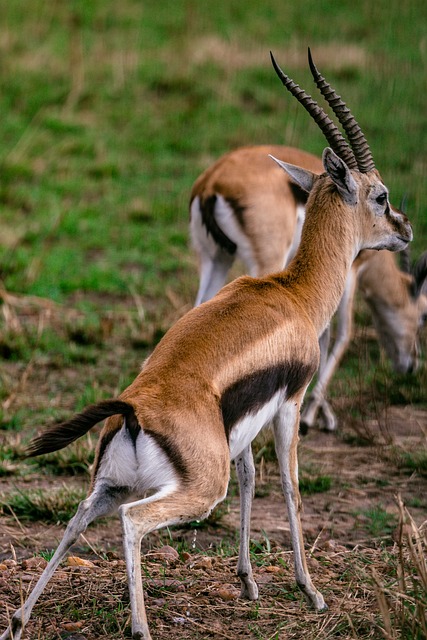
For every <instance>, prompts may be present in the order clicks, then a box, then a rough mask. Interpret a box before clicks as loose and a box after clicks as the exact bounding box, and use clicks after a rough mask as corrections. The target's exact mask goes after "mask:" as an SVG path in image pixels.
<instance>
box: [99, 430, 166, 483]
mask: <svg viewBox="0 0 427 640" xmlns="http://www.w3.org/2000/svg"><path fill="white" fill-rule="evenodd" d="M101 479H106V480H108V481H110V482H112V483H113V484H115V485H116V486H120V487H129V489H130V490H131V492H133V493H138V494H142V493H146V492H149V491H161V493H162V494H164V495H166V494H167V493H170V492H171V491H173V490H174V489H175V488H176V487H177V486H178V476H177V473H176V471H175V468H174V466H173V464H172V463H171V461H170V460H169V458H168V456H167V455H166V453H165V452H164V451H163V449H162V448H161V447H160V446H159V445H158V444H157V443H156V442H155V440H154V438H153V437H152V436H150V435H148V434H146V433H145V432H144V430H143V429H141V431H140V433H139V434H138V437H137V439H136V444H135V446H134V444H133V442H132V439H131V437H130V436H129V433H128V432H127V430H126V428H125V426H123V427H122V428H121V429H120V431H118V432H117V433H116V435H115V436H114V437H113V439H112V440H111V442H110V444H109V445H108V447H107V449H106V451H105V454H104V455H103V457H102V460H101V463H100V465H99V470H98V473H97V481H98V480H101Z"/></svg>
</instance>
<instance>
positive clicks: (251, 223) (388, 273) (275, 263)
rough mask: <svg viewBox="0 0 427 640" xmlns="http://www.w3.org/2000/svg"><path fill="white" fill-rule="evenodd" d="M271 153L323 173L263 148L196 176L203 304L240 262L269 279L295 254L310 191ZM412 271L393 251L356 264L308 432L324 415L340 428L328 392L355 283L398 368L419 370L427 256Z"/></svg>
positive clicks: (305, 156)
mask: <svg viewBox="0 0 427 640" xmlns="http://www.w3.org/2000/svg"><path fill="white" fill-rule="evenodd" d="M269 154H271V155H274V156H275V157H276V158H278V159H280V160H282V161H283V162H288V163H292V164H294V165H297V166H300V167H303V168H305V169H309V170H310V171H313V172H314V173H318V174H320V173H322V171H323V165H322V161H321V159H320V158H318V157H317V156H315V155H312V154H311V153H307V152H305V151H302V150H300V149H296V148H293V147H286V146H280V145H260V146H249V147H240V148H238V149H235V150H233V151H230V152H229V153H226V154H225V155H223V156H222V157H221V158H219V159H218V160H217V161H216V162H215V163H214V164H212V165H211V166H210V167H208V168H207V169H206V170H205V171H204V172H203V173H202V174H201V175H200V176H199V177H198V178H197V180H196V181H195V183H194V185H193V188H192V191H191V197H190V233H191V239H192V244H193V246H194V248H195V250H196V252H197V254H198V258H199V269H200V282H199V289H198V292H197V297H196V304H201V303H202V302H204V301H206V300H209V299H210V298H211V297H212V296H214V295H215V294H216V293H217V292H218V291H219V289H220V288H221V287H222V286H223V285H224V284H225V282H226V279H227V275H228V272H229V270H230V268H231V266H232V265H233V263H234V261H235V259H236V258H238V259H240V260H241V261H242V262H243V264H244V266H245V268H246V270H247V273H249V274H250V275H251V276H264V275H267V274H268V273H273V272H275V271H279V270H280V269H282V268H284V266H285V265H286V264H287V263H289V261H290V260H291V258H292V257H293V255H294V254H295V251H296V249H297V247H298V244H299V241H300V237H301V228H302V224H303V221H304V216H305V204H306V201H307V193H305V192H304V191H302V190H301V189H300V188H298V187H297V186H296V185H295V184H294V183H293V182H292V180H291V178H290V176H289V175H287V174H286V173H284V172H283V171H281V169H280V167H279V166H278V165H277V164H273V163H272V162H271V161H270V160H269V158H268V155H269ZM405 258H406V256H405ZM408 266H409V265H407V264H406V265H405V267H406V268H405V270H401V269H399V267H398V265H397V261H396V258H395V255H394V254H392V253H390V252H388V251H381V252H378V251H372V250H364V251H362V252H361V254H360V255H359V256H358V258H357V259H356V260H355V261H354V263H353V266H352V269H351V271H350V273H349V274H348V277H347V283H346V287H345V290H344V293H343V297H342V299H341V302H340V305H339V307H338V310H337V314H336V317H337V324H336V339H335V341H334V344H333V347H332V349H331V350H330V351H329V353H328V344H329V340H328V335H327V334H326V335H325V336H323V338H322V339H321V342H320V348H321V360H320V368H319V372H318V380H317V383H316V385H315V387H314V388H313V391H312V393H311V394H310V396H309V397H308V398H306V401H305V405H304V408H303V411H302V415H301V427H302V430H304V427H305V428H308V427H311V426H313V425H314V423H315V422H316V417H317V415H318V411H319V409H320V410H321V413H322V421H323V424H324V426H325V428H326V429H327V430H330V431H331V430H333V429H335V428H336V425H337V420H336V417H335V414H334V412H333V410H332V408H331V407H330V405H329V403H328V402H327V400H326V391H327V387H328V385H329V383H330V381H331V379H332V377H333V375H334V373H335V371H336V369H337V367H338V365H339V363H340V361H341V359H342V357H343V355H344V353H345V351H346V349H347V347H348V344H349V342H350V340H351V334H352V321H353V305H354V298H355V292H356V284H358V285H359V289H360V291H361V292H362V294H363V296H364V298H365V300H366V301H367V303H368V305H369V307H370V309H371V313H372V317H373V322H374V326H375V328H376V330H377V333H378V337H379V340H380V343H381V344H382V346H383V347H384V349H385V351H386V353H387V355H388V356H389V358H390V361H391V363H392V366H393V368H394V370H395V371H396V372H399V373H407V372H412V371H414V370H415V369H416V367H417V363H418V351H419V347H418V337H419V330H420V327H421V325H422V324H423V320H424V319H425V316H426V314H427V296H426V295H425V294H424V293H423V292H422V287H423V284H424V281H425V279H426V277H427V252H426V253H424V254H423V255H422V256H421V257H420V258H419V260H418V262H417V263H416V265H415V266H414V267H413V269H412V270H410V269H409V268H408Z"/></svg>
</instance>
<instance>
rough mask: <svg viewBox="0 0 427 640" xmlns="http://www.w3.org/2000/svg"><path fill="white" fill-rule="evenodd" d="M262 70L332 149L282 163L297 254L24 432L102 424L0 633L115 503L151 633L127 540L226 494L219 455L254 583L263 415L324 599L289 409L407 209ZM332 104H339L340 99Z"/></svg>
mask: <svg viewBox="0 0 427 640" xmlns="http://www.w3.org/2000/svg"><path fill="white" fill-rule="evenodd" d="M273 64H274V66H275V69H276V72H277V73H278V75H279V77H280V78H281V80H282V82H283V84H284V85H285V86H286V88H287V89H288V90H289V91H290V92H291V93H292V94H293V95H294V96H295V97H296V98H297V99H298V100H299V101H300V102H301V103H302V104H303V105H304V107H305V108H306V109H307V111H308V112H309V113H310V115H311V116H312V117H313V119H314V120H315V121H316V123H317V124H318V125H319V127H320V128H321V129H322V131H323V132H324V134H325V137H326V138H327V140H328V142H329V144H330V145H331V147H332V148H333V149H334V150H332V149H330V148H327V149H325V151H324V153H323V162H324V168H325V172H324V173H323V174H322V175H320V176H318V175H315V174H313V173H311V172H310V171H306V170H304V169H301V168H298V167H294V166H292V165H288V164H285V163H282V167H283V169H284V170H285V171H287V172H288V173H289V174H290V175H291V176H292V178H293V180H295V182H296V183H297V184H299V186H300V188H302V189H304V190H305V191H307V192H308V193H309V197H308V201H307V210H306V221H305V225H304V229H303V232H302V238H301V243H300V246H299V249H298V252H297V254H296V256H295V258H294V260H293V261H292V262H291V264H290V265H289V267H288V268H287V269H286V270H284V271H281V272H278V273H276V274H273V275H270V276H268V277H265V278H251V277H249V276H243V277H241V278H239V279H238V280H235V281H234V282H233V283H231V284H229V285H228V286H226V287H224V289H223V290H222V291H221V292H220V293H219V294H218V295H217V296H216V297H215V298H213V299H212V300H210V301H209V302H207V303H206V304H203V305H200V306H199V307H197V308H195V309H192V310H191V311H190V312H189V313H187V314H186V315H185V316H184V317H183V318H181V319H180V320H179V321H178V322H177V323H176V324H175V325H174V326H173V327H172V328H171V329H170V330H169V331H168V332H167V334H166V335H165V336H164V337H163V339H162V340H161V341H160V343H159V344H158V346H157V347H156V348H155V350H154V351H153V353H152V354H151V356H150V357H149V358H148V360H147V361H146V362H145V364H144V366H143V368H142V370H141V372H140V374H139V375H138V376H137V378H136V379H135V381H134V382H133V383H132V384H131V385H130V386H129V387H128V388H127V389H126V390H125V391H124V392H123V393H122V394H121V396H120V398H119V399H112V400H106V401H103V402H99V403H97V404H95V405H93V406H91V407H88V408H87V409H86V410H84V411H83V412H82V413H80V414H78V415H76V416H75V417H74V418H72V419H71V420H69V421H68V422H65V423H63V424H61V425H58V426H55V427H53V428H51V429H50V430H49V431H47V432H45V433H42V434H41V435H40V436H39V437H38V438H36V439H35V440H34V441H33V443H32V445H31V447H30V455H38V454H42V453H47V452H49V451H55V450H57V449H60V448H62V447H65V446H66V445H67V444H69V443H70V442H73V441H74V440H76V439H77V438H78V437H80V436H82V435H83V434H85V433H86V432H87V431H88V430H89V429H90V428H91V427H92V426H93V425H95V424H96V423H97V422H99V421H101V420H103V419H104V418H107V417H108V418H109V419H108V421H107V422H106V424H105V425H104V428H103V431H102V433H101V436H100V439H99V444H98V448H97V456H96V460H95V463H94V467H93V476H92V483H91V489H90V492H89V495H88V497H87V498H86V500H84V501H83V502H82V503H81V504H80V505H79V508H78V510H77V513H76V515H75V516H74V517H73V518H72V520H71V521H70V523H69V525H68V526H67V529H66V531H65V534H64V537H63V539H62V541H61V543H60V544H59V546H58V549H57V550H56V552H55V554H54V556H53V557H52V559H51V560H50V562H49V564H48V565H47V567H46V569H45V570H44V572H43V574H42V575H41V577H40V579H39V581H38V583H37V584H36V586H35V588H34V590H33V592H32V593H31V594H30V596H29V598H28V600H27V601H26V602H25V604H24V605H23V607H22V608H21V609H19V610H18V611H17V612H16V613H15V614H14V616H13V618H12V619H11V621H10V625H9V629H8V630H6V631H5V632H4V634H3V635H2V636H1V640H6V639H7V638H14V640H17V639H19V638H20V637H21V630H22V626H23V624H24V623H25V622H27V621H28V618H29V616H30V613H31V610H32V608H33V606H34V604H35V602H36V601H37V599H38V597H39V596H40V594H41V593H42V591H43V589H44V588H45V586H46V584H47V582H48V580H49V579H50V577H51V576H52V574H53V572H54V570H55V568H56V567H57V566H58V564H59V563H60V562H61V560H62V559H63V558H64V556H65V554H66V552H67V550H68V549H69V548H70V546H71V545H72V544H73V543H74V542H75V540H76V539H77V537H78V536H79V534H80V533H82V532H83V531H84V530H85V528H86V527H87V525H88V524H89V523H90V522H91V521H93V520H94V519H95V518H96V517H99V516H105V515H107V514H110V513H112V512H114V511H116V510H117V509H118V511H119V514H120V517H121V521H122V526H123V540H124V553H125V560H126V566H127V573H128V582H129V595H130V603H131V609H132V637H133V638H134V639H139V640H141V639H144V640H147V639H149V638H151V636H150V632H149V630H148V625H147V618H146V613H145V607H144V599H143V587H142V577H141V550H140V546H141V539H142V537H143V536H144V535H146V534H147V533H149V532H150V531H154V530H155V529H158V528H160V527H165V526H168V525H173V524H179V523H183V522H187V521H190V520H195V519H200V518H203V517H205V516H206V515H207V514H208V513H209V512H210V511H211V509H213V507H214V506H215V505H216V504H217V503H218V502H219V501H221V500H222V499H223V498H224V497H225V495H226V492H227V486H228V481H229V472H230V460H235V461H236V466H237V473H238V479H239V485H240V491H241V511H242V513H241V539H240V553H239V560H238V569H237V570H238V575H239V576H240V579H241V583H242V596H244V597H247V598H250V599H255V598H257V596H258V589H257V586H256V583H255V581H254V579H253V574H252V569H251V566H250V561H249V519H250V510H251V501H252V495H253V486H254V467H253V460H252V454H251V441H252V440H253V438H254V437H255V436H256V435H257V433H259V431H260V430H261V429H262V428H263V427H264V426H265V425H266V424H268V423H270V422H271V421H273V423H274V435H275V442H276V450H277V456H278V460H279V465H280V471H281V480H282V487H283V493H284V496H285V501H286V505H287V510H288V517H289V525H290V531H291V540H292V547H293V551H294V563H295V573H296V580H297V582H298V584H299V586H300V588H301V589H302V591H303V592H304V594H305V596H306V597H307V599H308V601H309V602H310V603H311V604H312V605H313V607H314V608H315V609H316V610H322V609H324V608H325V603H324V600H323V597H322V595H321V594H320V593H319V592H318V591H317V589H316V588H315V587H314V586H313V584H312V581H311V578H310V575H309V573H308V570H307V565H306V560H305V554H304V543H303V536H302V527H301V521H300V508H301V501H300V494H299V489H298V463H297V442H298V426H299V409H300V405H301V402H302V399H303V397H304V393H305V390H306V388H307V385H308V383H309V381H310V379H311V378H312V376H313V374H314V372H315V371H316V369H317V366H318V363H319V346H318V337H319V335H321V334H322V332H323V331H324V330H325V327H326V326H327V324H328V322H329V321H330V318H331V316H332V314H333V313H334V312H335V310H336V307H337V305H338V303H339V300H340V299H341V296H342V292H343V290H344V287H345V282H346V277H347V273H348V271H349V269H350V268H351V264H352V262H353V260H354V258H355V257H356V255H357V254H358V252H359V251H360V250H361V249H363V248H368V247H371V248H377V249H389V250H391V251H398V250H400V249H403V248H404V247H405V246H406V245H407V243H408V242H409V241H410V240H411V239H412V230H411V226H410V224H409V222H408V220H407V218H406V217H405V216H404V215H402V214H400V213H394V212H393V211H392V210H391V209H390V205H389V202H388V192H387V189H386V187H385V186H384V184H383V182H382V180H381V178H380V175H379V173H378V172H377V171H376V169H375V165H374V162H373V160H372V156H371V154H370V151H369V147H368V145H367V143H366V141H365V140H364V138H363V134H362V132H361V130H360V128H359V126H358V125H357V123H356V121H355V120H354V118H353V116H351V114H350V113H349V112H348V110H346V111H345V112H344V115H345V116H347V117H348V118H350V123H349V128H350V131H351V135H350V138H349V139H350V144H351V147H350V146H349V145H348V144H347V143H346V142H345V140H344V138H343V136H342V135H341V133H340V132H339V130H338V128H337V127H336V126H335V125H334V124H333V122H332V121H331V120H330V119H329V118H328V116H327V115H326V114H325V113H324V112H323V110H322V109H321V108H320V107H319V106H318V105H317V103H316V102H315V101H314V100H312V99H311V98H310V96H307V94H305V93H304V91H302V90H301V89H300V88H299V87H298V85H296V84H295V83H294V82H293V81H292V80H291V79H290V78H288V77H287V76H286V75H284V74H283V72H282V71H281V70H280V68H279V67H277V65H276V63H275V61H274V59H273ZM340 107H341V108H342V109H344V108H345V105H344V104H343V103H342V102H340Z"/></svg>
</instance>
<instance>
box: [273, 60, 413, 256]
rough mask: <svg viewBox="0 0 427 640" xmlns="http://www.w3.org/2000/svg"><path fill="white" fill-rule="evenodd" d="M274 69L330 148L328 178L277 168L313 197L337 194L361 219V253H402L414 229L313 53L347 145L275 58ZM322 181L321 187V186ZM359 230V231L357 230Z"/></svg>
mask: <svg viewBox="0 0 427 640" xmlns="http://www.w3.org/2000/svg"><path fill="white" fill-rule="evenodd" d="M271 59H272V63H273V66H274V69H275V71H276V73H277V75H278V76H279V78H280V80H281V81H282V83H283V85H284V86H285V87H286V88H287V89H288V91H290V92H291V93H292V95H293V96H295V97H296V98H297V100H298V101H299V102H300V103H301V104H302V105H303V106H304V108H305V109H306V110H307V111H308V113H309V114H310V115H311V117H312V118H313V119H314V121H315V122H316V123H317V125H318V126H319V127H320V129H321V130H322V132H323V134H324V135H325V137H326V139H327V141H328V143H329V144H330V147H331V148H327V149H325V151H324V152H323V165H324V169H325V174H323V175H322V176H316V175H314V174H313V173H311V172H310V171H307V170H306V169H302V168H300V167H295V166H293V165H289V164H287V163H285V162H282V161H280V160H276V158H273V159H274V160H276V162H278V164H279V165H280V166H281V167H282V168H283V169H284V170H285V171H286V172H287V173H288V174H289V176H290V177H291V179H292V180H293V181H294V182H296V183H297V184H298V185H299V186H300V187H301V188H302V189H304V190H305V191H307V192H308V193H309V194H311V192H312V191H313V192H314V191H316V192H317V193H318V191H319V189H320V188H322V189H326V190H327V191H329V192H331V191H332V192H333V191H335V192H337V193H338V194H339V196H340V197H341V200H342V202H343V203H344V205H346V207H347V208H351V209H352V210H353V215H354V216H357V219H358V225H357V233H358V236H359V237H358V238H356V239H355V240H356V244H357V250H361V249H388V250H390V251H400V250H402V249H404V248H405V247H406V246H407V244H408V242H410V241H411V240H412V228H411V225H410V223H409V220H408V219H407V217H406V216H405V215H404V214H403V213H402V212H400V211H397V210H394V209H392V207H391V206H390V202H389V194H388V189H387V187H386V186H385V185H384V183H383V181H382V179H381V176H380V174H379V173H378V171H377V170H376V168H375V164H374V161H373V158H372V154H371V151H370V149H369V146H368V143H367V141H366V139H365V136H364V135H363V132H362V130H361V128H360V126H359V125H358V123H357V122H356V120H355V118H354V116H353V115H352V114H351V112H350V110H349V109H348V107H346V105H345V104H344V102H343V101H342V100H341V98H340V96H338V95H337V93H336V92H335V90H334V89H332V87H331V86H330V85H329V84H328V83H327V82H326V80H325V79H324V78H323V77H322V76H321V75H320V73H319V71H318V70H317V68H316V66H315V64H314V62H313V60H312V58H311V54H310V50H309V64H310V69H311V72H312V75H313V78H314V80H315V82H316V85H317V86H318V88H319V90H320V91H321V93H322V95H323V96H324V97H325V99H326V100H327V102H328V103H329V105H330V106H331V108H332V109H333V111H334V113H335V115H336V116H337V118H338V120H339V122H340V123H341V125H342V127H343V128H344V131H345V133H346V135H347V137H348V142H347V141H346V140H345V138H344V136H343V135H342V134H341V132H340V131H339V129H338V127H337V126H336V125H335V124H334V123H333V121H332V120H331V119H330V118H329V116H328V115H327V114H326V113H325V112H324V110H323V109H322V108H321V107H320V106H319V105H318V104H317V103H316V102H315V101H314V100H313V99H312V98H311V96H309V95H308V94H306V93H305V91H304V90H303V89H301V88H300V87H299V86H298V85H297V84H296V83H295V82H294V81H293V80H291V79H290V78H289V77H288V76H287V75H286V74H285V73H284V72H283V71H282V70H281V69H280V67H279V66H278V64H277V63H276V61H275V59H274V57H273V55H272V54H271ZM319 181H320V183H321V187H319ZM355 229H356V228H355Z"/></svg>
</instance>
